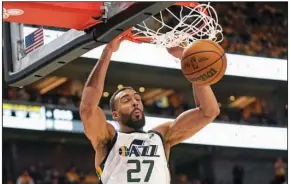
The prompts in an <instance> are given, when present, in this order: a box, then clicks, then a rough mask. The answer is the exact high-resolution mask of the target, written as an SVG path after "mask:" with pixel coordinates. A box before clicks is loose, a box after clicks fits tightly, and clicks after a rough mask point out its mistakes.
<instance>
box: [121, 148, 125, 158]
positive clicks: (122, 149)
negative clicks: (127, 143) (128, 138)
mask: <svg viewBox="0 0 291 184" xmlns="http://www.w3.org/2000/svg"><path fill="white" fill-rule="evenodd" d="M120 148H121V151H122V156H125V147H124V146H121V147H120Z"/></svg>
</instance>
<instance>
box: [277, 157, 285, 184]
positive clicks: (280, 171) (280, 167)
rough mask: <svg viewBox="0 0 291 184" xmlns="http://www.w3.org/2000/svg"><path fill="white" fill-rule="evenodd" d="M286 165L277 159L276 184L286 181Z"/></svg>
mask: <svg viewBox="0 0 291 184" xmlns="http://www.w3.org/2000/svg"><path fill="white" fill-rule="evenodd" d="M285 175H286V164H285V163H284V162H283V160H282V159H281V158H278V159H277V160H276V162H275V180H276V184H282V183H284V182H285V181H286V178H285Z"/></svg>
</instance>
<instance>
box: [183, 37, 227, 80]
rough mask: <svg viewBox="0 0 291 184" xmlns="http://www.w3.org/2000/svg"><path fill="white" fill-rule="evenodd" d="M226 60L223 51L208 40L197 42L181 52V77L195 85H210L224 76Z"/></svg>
mask: <svg viewBox="0 0 291 184" xmlns="http://www.w3.org/2000/svg"><path fill="white" fill-rule="evenodd" d="M226 66H227V60H226V56H225V52H224V49H223V48H222V47H221V46H220V45H219V44H217V43H215V42H213V41H210V40H198V41H195V42H194V43H192V44H191V45H189V46H188V47H187V48H186V49H185V50H184V52H183V56H182V60H181V68H182V72H183V75H184V76H185V77H186V78H187V80H189V81H190V82H191V83H193V84H195V85H212V84H215V83H217V82H218V81H219V80H220V79H221V78H222V77H223V75H224V73H225V70H226Z"/></svg>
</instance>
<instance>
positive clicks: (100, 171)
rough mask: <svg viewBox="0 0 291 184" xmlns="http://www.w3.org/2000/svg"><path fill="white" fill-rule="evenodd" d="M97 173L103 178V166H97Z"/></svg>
mask: <svg viewBox="0 0 291 184" xmlns="http://www.w3.org/2000/svg"><path fill="white" fill-rule="evenodd" d="M96 173H97V175H98V177H99V178H101V175H102V173H103V172H102V169H101V167H97V169H96Z"/></svg>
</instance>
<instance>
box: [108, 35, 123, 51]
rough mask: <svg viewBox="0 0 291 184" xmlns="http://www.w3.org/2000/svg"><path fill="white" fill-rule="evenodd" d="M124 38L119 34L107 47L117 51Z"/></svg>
mask: <svg viewBox="0 0 291 184" xmlns="http://www.w3.org/2000/svg"><path fill="white" fill-rule="evenodd" d="M123 40H124V36H118V37H116V38H114V39H113V40H112V41H111V42H109V43H108V44H107V45H106V47H105V49H106V50H110V51H111V52H116V51H118V49H119V46H120V43H121V42H122V41H123Z"/></svg>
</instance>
